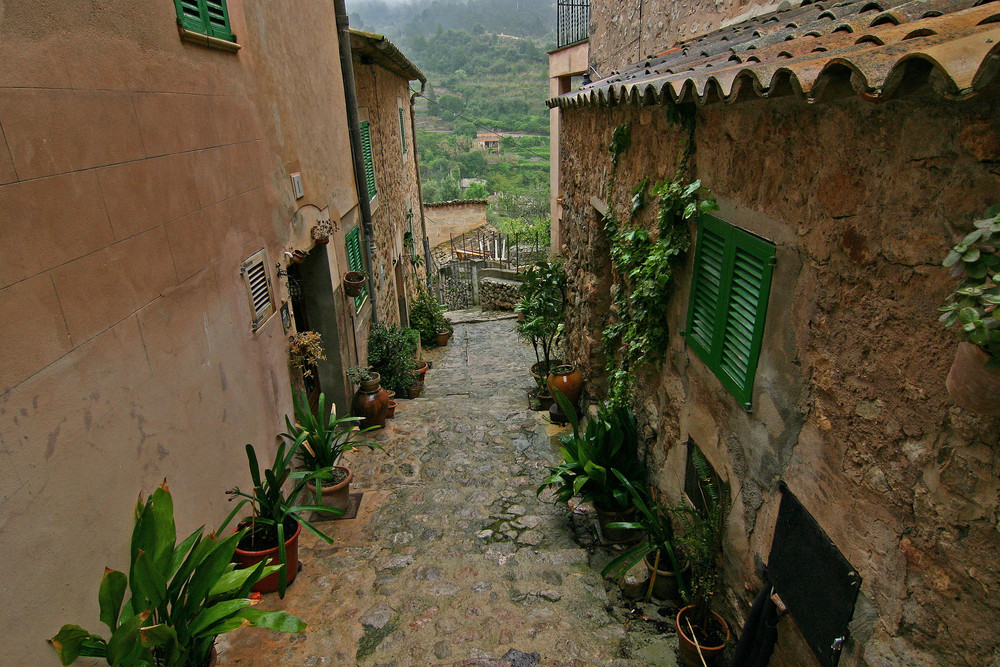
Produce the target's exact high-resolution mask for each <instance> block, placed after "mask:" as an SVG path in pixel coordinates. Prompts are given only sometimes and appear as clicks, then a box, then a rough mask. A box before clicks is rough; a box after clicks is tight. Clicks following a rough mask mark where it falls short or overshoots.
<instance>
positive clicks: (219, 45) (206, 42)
mask: <svg viewBox="0 0 1000 667" xmlns="http://www.w3.org/2000/svg"><path fill="white" fill-rule="evenodd" d="M177 32H179V33H180V35H181V41H182V42H191V43H192V44H199V45H201V46H207V47H209V48H212V49H219V50H220V51H228V52H229V53H236V52H237V51H239V50H240V49H241V48H243V47H242V46H241V45H239V44H237V43H236V42H229V41H226V40H224V39H219V38H218V37H209V36H208V35H203V34H201V33H200V32H194V31H192V30H188V29H187V28H181V27H179V26H178V28H177Z"/></svg>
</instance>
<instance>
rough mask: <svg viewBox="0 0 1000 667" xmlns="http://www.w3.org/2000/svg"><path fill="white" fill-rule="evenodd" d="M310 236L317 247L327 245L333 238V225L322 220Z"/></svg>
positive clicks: (314, 226)
mask: <svg viewBox="0 0 1000 667" xmlns="http://www.w3.org/2000/svg"><path fill="white" fill-rule="evenodd" d="M310 234H311V236H312V238H313V241H315V242H316V245H326V244H327V243H329V242H330V237H331V236H333V225H331V224H330V221H329V220H320V221H319V222H317V223H316V224H315V225H313V228H312V230H311V232H310Z"/></svg>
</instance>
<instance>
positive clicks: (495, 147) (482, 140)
mask: <svg viewBox="0 0 1000 667" xmlns="http://www.w3.org/2000/svg"><path fill="white" fill-rule="evenodd" d="M502 137H503V135H502V134H500V133H498V132H480V133H479V134H477V135H476V146H478V147H479V148H480V150H484V151H493V152H495V153H499V152H500V139H501V138H502Z"/></svg>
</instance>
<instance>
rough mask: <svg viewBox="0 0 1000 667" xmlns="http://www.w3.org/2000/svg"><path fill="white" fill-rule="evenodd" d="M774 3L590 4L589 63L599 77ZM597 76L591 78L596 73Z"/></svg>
mask: <svg viewBox="0 0 1000 667" xmlns="http://www.w3.org/2000/svg"><path fill="white" fill-rule="evenodd" d="M778 4H779V3H778V2H774V1H773V0H772V2H765V3H759V2H757V1H756V0H753V1H750V0H719V1H716V0H683V1H682V2H675V1H674V0H625V1H624V2H593V3H591V7H590V64H591V65H592V66H593V67H594V68H595V69H596V70H597V71H598V72H599V73H600V76H601V77H605V76H609V75H610V74H611V72H612V71H614V70H617V69H620V68H621V67H622V66H624V65H627V64H629V63H634V62H638V61H639V60H642V59H643V58H648V57H650V56H655V55H657V54H660V53H662V52H663V51H666V50H667V49H669V48H671V47H672V46H674V45H675V44H677V43H678V42H681V41H683V40H686V39H690V38H692V37H694V36H696V35H701V34H704V33H707V32H711V31H712V30H717V29H719V28H721V27H724V26H725V25H728V24H730V23H735V22H737V21H742V20H745V19H748V18H750V17H751V16H758V15H760V14H766V13H768V12H773V11H775V10H776V9H777V8H778ZM595 78H596V77H595Z"/></svg>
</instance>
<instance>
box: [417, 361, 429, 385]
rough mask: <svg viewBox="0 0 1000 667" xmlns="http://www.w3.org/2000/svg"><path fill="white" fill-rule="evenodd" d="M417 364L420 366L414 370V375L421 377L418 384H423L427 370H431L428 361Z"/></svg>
mask: <svg viewBox="0 0 1000 667" xmlns="http://www.w3.org/2000/svg"><path fill="white" fill-rule="evenodd" d="M417 363H418V364H419V366H417V367H416V368H414V369H413V374H414V375H419V376H420V377H418V378H417V382H419V383H420V384H423V383H424V376H425V375H426V374H427V369H428V368H430V366H428V365H427V362H426V361H418V362H417Z"/></svg>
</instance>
